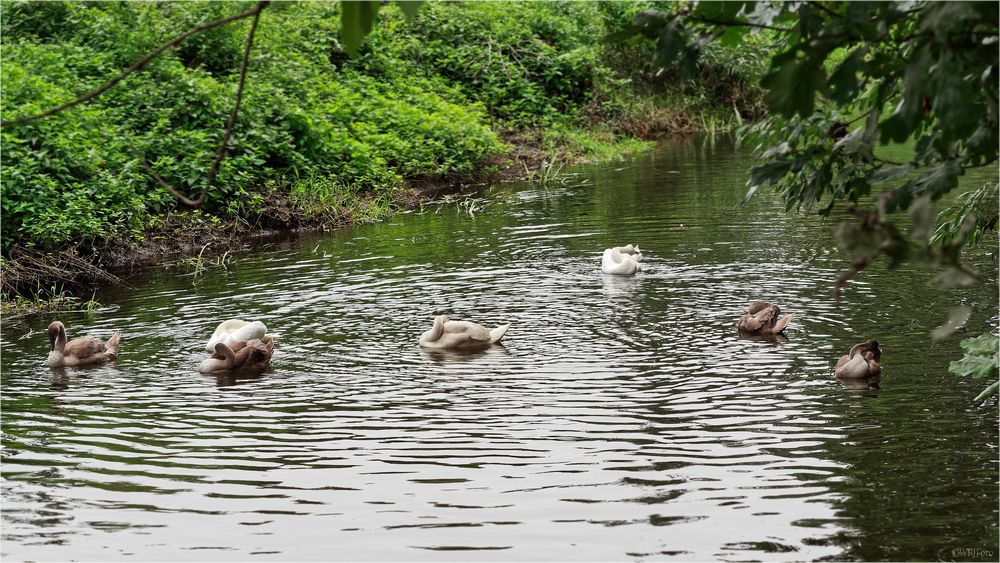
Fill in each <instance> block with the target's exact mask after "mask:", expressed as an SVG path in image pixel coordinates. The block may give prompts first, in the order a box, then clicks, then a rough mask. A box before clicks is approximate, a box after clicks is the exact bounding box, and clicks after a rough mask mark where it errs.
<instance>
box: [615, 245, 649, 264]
mask: <svg viewBox="0 0 1000 563" xmlns="http://www.w3.org/2000/svg"><path fill="white" fill-rule="evenodd" d="M613 248H614V249H615V250H617V251H618V252H621V253H622V254H628V255H630V256H631V257H632V258H633V259H635V261H636V262H642V251H641V250H639V245H638V244H636V245H632V244H626V245H625V246H615V247H613Z"/></svg>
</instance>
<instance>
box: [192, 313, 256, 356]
mask: <svg viewBox="0 0 1000 563" xmlns="http://www.w3.org/2000/svg"><path fill="white" fill-rule="evenodd" d="M266 334H267V327H266V326H264V323H262V322H260V321H254V322H252V323H248V322H246V321H241V320H239V319H230V320H228V321H223V322H222V323H220V324H219V326H218V328H216V329H215V332H213V333H212V337H211V338H209V339H208V344H206V345H205V351H206V352H215V345H216V344H218V343H220V342H221V343H223V344H225V345H226V346H230V347H231V346H232V345H233V344H235V343H236V342H243V341H247V340H253V339H258V340H270V337H269V336H266Z"/></svg>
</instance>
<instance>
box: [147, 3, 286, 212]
mask: <svg viewBox="0 0 1000 563" xmlns="http://www.w3.org/2000/svg"><path fill="white" fill-rule="evenodd" d="M268 3H269V0H263V1H261V2H259V3H258V4H257V8H256V10H257V11H256V13H254V14H253V21H252V22H250V32H249V33H247V42H246V45H244V46H243V62H242V63H241V64H240V81H239V83H238V84H237V86H236V100H235V101H234V103H233V112H232V113H231V114H230V115H229V120H228V121H227V122H226V131H225V133H223V135H222V142H221V143H219V148H218V149H217V150H216V151H215V159H214V160H213V161H212V168H211V169H209V171H208V177H206V178H205V186H204V187H203V188H202V189H201V194H199V195H198V199H190V198H188V197H187V196H185V195H184V194H182V193H180V191H178V190H177V189H175V188H174V187H173V186H171V185H170V184H169V183H167V181H166V180H164V179H163V177H161V176H160V175H159V174H157V173H156V171H155V170H153V167H152V166H150V165H149V162H147V161H146V157H145V156H142V155H140V157H141V159H142V165H143V166H145V167H146V170H147V171H148V172H149V173H150V175H151V176H153V178H156V181H157V182H159V183H160V185H161V186H163V187H164V188H166V189H167V191H168V192H170V193H171V194H173V195H174V197H176V198H177V199H178V200H179V201H180V202H181V203H183V204H184V205H186V206H188V207H201V206H202V204H204V203H205V196H206V195H207V194H208V190H209V188H211V187H212V183H213V182H214V181H215V176H216V175H217V174H218V173H219V165H221V164H222V159H223V158H225V157H226V151H227V150H228V149H229V140H230V139H232V137H233V129H234V128H235V126H236V118H237V116H238V115H239V113H240V101H241V100H242V99H243V85H244V84H245V83H246V78H247V67H248V66H249V64H250V50H251V49H252V48H253V36H254V34H255V33H256V32H257V22H259V21H260V12H261V10H263V9H264V8H266V7H267V5H268Z"/></svg>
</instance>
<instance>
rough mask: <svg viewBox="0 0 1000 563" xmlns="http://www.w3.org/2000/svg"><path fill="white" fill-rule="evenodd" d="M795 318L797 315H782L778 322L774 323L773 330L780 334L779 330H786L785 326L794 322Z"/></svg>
mask: <svg viewBox="0 0 1000 563" xmlns="http://www.w3.org/2000/svg"><path fill="white" fill-rule="evenodd" d="M793 318H795V315H785V316H784V317H781V318H780V319H778V322H776V323H775V324H774V331H773V332H774V333H775V334H778V333H779V332H782V331H784V330H785V327H787V326H788V323H790V322H792V319H793Z"/></svg>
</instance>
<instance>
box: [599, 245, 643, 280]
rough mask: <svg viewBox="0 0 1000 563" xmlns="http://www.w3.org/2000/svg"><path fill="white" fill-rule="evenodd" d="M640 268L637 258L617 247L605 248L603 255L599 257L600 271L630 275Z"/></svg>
mask: <svg viewBox="0 0 1000 563" xmlns="http://www.w3.org/2000/svg"><path fill="white" fill-rule="evenodd" d="M630 246H631V245H630ZM640 259H641V256H640ZM641 269H642V268H641V267H640V266H639V260H638V259H636V258H634V257H633V255H632V254H628V253H623V252H621V251H620V250H618V249H617V248H609V249H607V250H605V251H604V256H602V257H601V271H602V272H604V273H605V274H617V275H624V276H631V275H632V274H634V273H636V272H638V271H639V270H641Z"/></svg>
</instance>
